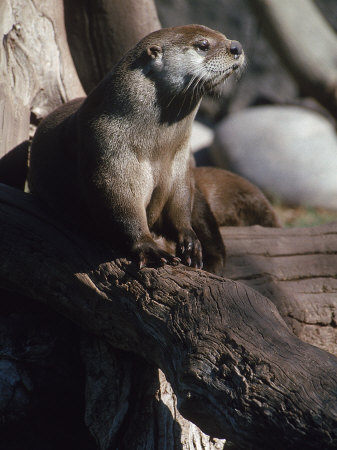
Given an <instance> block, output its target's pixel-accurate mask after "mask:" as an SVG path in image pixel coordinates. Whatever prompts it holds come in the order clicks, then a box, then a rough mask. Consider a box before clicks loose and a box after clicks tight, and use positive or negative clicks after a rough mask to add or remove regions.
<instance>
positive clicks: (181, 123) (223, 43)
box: [29, 25, 244, 274]
mask: <svg viewBox="0 0 337 450" xmlns="http://www.w3.org/2000/svg"><path fill="white" fill-rule="evenodd" d="M243 60H244V56H243V54H242V49H241V45H240V44H239V43H238V42H236V41H230V40H228V39H226V38H225V37H224V36H223V35H222V34H220V33H218V32H215V31H213V30H210V29H208V28H206V27H203V26H199V25H190V26H185V27H177V28H169V29H163V30H159V31H157V32H154V33H151V34H150V35H148V36H147V37H145V38H144V39H143V40H142V41H140V42H139V43H138V44H137V45H136V47H135V48H134V49H132V50H131V51H130V52H128V53H127V54H126V56H125V57H124V58H123V59H122V60H121V61H120V63H119V64H117V66H116V67H115V68H114V70H113V71H112V72H111V73H109V74H108V75H107V77H106V78H105V79H104V80H103V81H102V82H101V83H100V84H99V86H98V87H97V88H96V89H95V90H94V91H93V92H92V93H91V94H90V95H89V96H88V97H87V98H86V99H85V100H84V101H83V100H80V99H79V100H74V101H72V102H69V103H68V104H66V105H64V106H62V107H60V108H59V109H58V110H56V111H55V112H54V113H52V114H51V115H49V116H48V117H47V118H46V119H45V120H44V121H43V122H42V123H41V125H40V126H39V127H38V130H37V132H36V135H35V137H34V140H33V144H32V149H31V159H30V172H29V185H30V189H31V191H32V192H33V193H34V194H36V195H37V196H39V198H40V199H41V200H43V201H44V202H45V203H46V204H48V205H49V207H50V208H52V209H54V210H55V211H57V212H58V213H59V214H61V215H62V217H63V218H65V219H66V220H67V221H69V222H72V223H77V224H82V225H83V226H85V227H86V228H87V229H93V230H94V232H95V234H96V235H99V236H100V237H101V238H102V239H104V240H105V241H107V242H110V243H111V244H112V245H114V246H116V245H118V246H119V247H120V248H122V249H125V250H128V251H131V252H133V253H135V254H137V255H138V257H139V260H140V266H141V267H142V266H144V265H150V264H154V265H158V264H162V263H163V262H169V263H173V264H175V263H177V262H178V261H177V259H176V258H175V257H173V256H172V255H170V254H168V253H167V252H165V251H163V250H162V249H160V248H159V246H158V245H157V244H156V242H155V241H154V240H153V237H152V234H151V233H152V232H155V233H156V234H159V235H163V236H164V237H165V238H167V239H170V240H173V241H174V242H176V244H177V255H178V256H179V257H180V258H181V259H182V261H183V262H184V263H185V264H187V265H191V266H193V267H202V251H201V245H200V242H199V239H198V237H197V236H196V232H197V234H198V232H199V233H200V238H201V240H203V237H205V241H204V242H202V247H203V252H204V258H203V259H204V266H205V268H206V269H208V270H210V271H213V272H215V273H218V274H222V273H223V266H224V247H223V244H222V240H221V237H220V234H219V231H218V229H217V227H216V222H215V219H214V217H213V216H212V217H210V218H208V219H207V223H204V224H202V226H200V224H199V225H198V227H199V228H202V229H206V228H207V227H208V226H209V227H210V228H211V229H213V228H214V229H216V231H214V233H215V234H214V236H213V238H214V239H215V240H216V241H217V244H218V245H217V247H218V250H217V251H216V252H215V253H214V251H213V250H212V249H210V250H208V241H207V239H209V235H210V234H211V233H208V235H207V233H206V235H207V236H208V237H207V236H206V235H205V233H204V232H203V231H200V230H199V231H198V230H193V227H192V223H191V217H192V207H193V203H194V179H193V175H192V172H191V171H192V169H191V167H190V162H189V160H190V150H189V138H190V132H191V126H192V122H193V119H194V117H195V114H196V112H197V109H198V106H199V104H200V100H201V97H202V95H203V94H204V93H205V92H207V91H209V90H211V89H212V88H213V87H214V86H215V85H217V84H219V83H221V82H223V80H224V79H225V78H227V77H228V76H229V75H230V74H231V73H232V72H233V71H234V70H236V69H237V68H239V67H240V66H241V65H242V63H243ZM197 197H198V199H197V201H198V202H199V203H200V204H203V205H205V201H204V199H203V198H202V196H200V195H199V194H198V195H197ZM199 197H200V198H199ZM205 207H206V206H205ZM208 222H209V223H208ZM204 235H205V236H204ZM213 247H214V244H213Z"/></svg>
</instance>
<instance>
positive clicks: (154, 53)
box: [147, 45, 162, 59]
mask: <svg viewBox="0 0 337 450" xmlns="http://www.w3.org/2000/svg"><path fill="white" fill-rule="evenodd" d="M147 54H148V55H149V57H150V58H152V59H156V58H158V57H159V56H161V54H162V49H161V47H160V46H159V45H150V46H149V47H148V48H147Z"/></svg>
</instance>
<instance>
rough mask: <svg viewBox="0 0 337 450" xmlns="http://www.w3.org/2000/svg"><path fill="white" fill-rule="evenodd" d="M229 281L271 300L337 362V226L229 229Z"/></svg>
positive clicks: (297, 330)
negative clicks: (239, 283) (251, 289)
mask: <svg viewBox="0 0 337 450" xmlns="http://www.w3.org/2000/svg"><path fill="white" fill-rule="evenodd" d="M222 237H223V239H224V241H225V242H226V248H227V272H226V274H227V276H228V277H229V278H231V279H233V280H236V281H239V282H242V283H245V284H247V285H248V286H250V287H252V288H254V289H256V290H257V291H259V292H260V293H261V294H263V295H265V296H266V297H268V298H269V299H270V300H271V301H272V302H273V303H274V304H275V305H276V307H277V309H278V311H279V312H280V314H281V316H282V317H283V319H284V320H285V321H286V323H287V324H288V326H289V327H290V329H292V330H293V332H294V333H295V334H296V336H298V337H299V338H300V339H302V340H303V341H305V342H308V343H310V344H314V345H317V346H318V347H320V348H322V349H324V350H326V351H328V352H330V353H333V354H334V355H336V356H337V223H332V224H329V225H324V226H319V227H314V228H297V229H296V228H288V229H286V228H283V229H272V228H269V229H265V228H262V227H259V226H254V227H240V228H237V227H236V228H223V229H222Z"/></svg>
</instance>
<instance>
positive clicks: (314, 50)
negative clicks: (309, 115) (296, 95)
mask: <svg viewBox="0 0 337 450" xmlns="http://www.w3.org/2000/svg"><path fill="white" fill-rule="evenodd" d="M250 3H251V6H252V9H253V11H254V12H255V13H256V16H257V18H258V19H259V20H260V22H261V25H262V26H263V29H264V30H265V32H266V34H267V37H268V39H269V41H270V43H271V44H272V45H273V47H274V48H275V49H276V51H277V52H278V54H279V55H280V57H281V59H282V60H283V62H284V63H285V65H286V67H287V68H288V70H289V71H290V73H291V74H292V75H293V76H294V78H295V80H296V81H297V83H298V85H299V86H300V88H301V91H302V92H303V94H305V95H308V96H314V97H315V98H316V99H317V100H318V102H320V103H321V104H322V105H323V106H325V108H327V109H328V111H329V112H330V113H331V114H332V115H333V116H334V117H335V119H337V37H336V33H335V32H334V30H333V29H332V28H331V27H330V25H329V23H328V22H327V21H326V20H325V19H324V17H323V16H322V14H321V12H320V11H319V9H318V8H317V7H316V6H315V4H314V2H313V1H312V0H297V1H296V2H294V1H293V0H283V1H279V0H268V1H266V0H250Z"/></svg>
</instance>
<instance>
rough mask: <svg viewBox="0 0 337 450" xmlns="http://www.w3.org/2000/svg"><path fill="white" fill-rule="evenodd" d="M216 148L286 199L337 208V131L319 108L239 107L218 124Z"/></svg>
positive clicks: (222, 162)
mask: <svg viewBox="0 0 337 450" xmlns="http://www.w3.org/2000/svg"><path fill="white" fill-rule="evenodd" d="M211 154H212V159H213V160H214V162H215V163H216V164H217V165H219V166H220V167H224V168H228V169H230V170H233V171H234V172H237V173H239V174H240V175H242V176H244V177H246V178H248V179H249V180H250V181H252V182H253V183H255V184H257V185H258V186H259V187H260V188H261V189H263V190H264V191H267V192H270V193H273V194H276V195H277V196H279V197H280V198H281V199H282V200H284V201H286V202H289V203H293V204H301V205H311V206H320V207H326V208H332V209H337V135H336V132H335V129H334V127H333V126H332V125H331V123H330V122H329V121H328V120H327V119H325V118H324V117H323V116H321V115H320V114H317V113H315V112H312V111H310V110H306V109H304V108H300V107H296V106H260V107H255V108H249V109H246V110H243V111H240V112H238V113H236V114H233V115H231V116H230V117H229V118H227V119H225V120H224V121H223V122H222V123H221V124H220V125H219V126H218V127H217V128H216V130H215V140H214V144H213V146H212V148H211Z"/></svg>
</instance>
